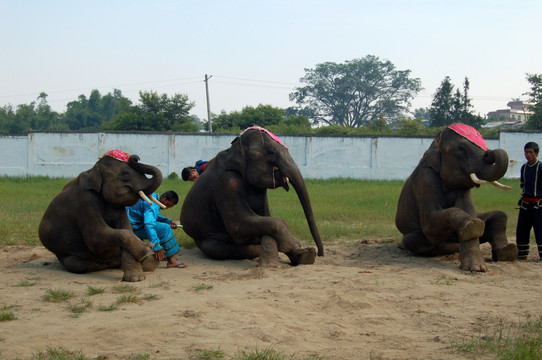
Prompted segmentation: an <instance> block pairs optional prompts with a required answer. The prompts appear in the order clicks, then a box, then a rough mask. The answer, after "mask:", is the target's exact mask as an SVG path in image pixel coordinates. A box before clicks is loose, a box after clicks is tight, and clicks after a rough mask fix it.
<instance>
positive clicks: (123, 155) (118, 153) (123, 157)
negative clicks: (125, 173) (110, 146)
mask: <svg viewBox="0 0 542 360" xmlns="http://www.w3.org/2000/svg"><path fill="white" fill-rule="evenodd" d="M104 156H110V157H112V158H113V159H117V160H120V161H128V159H129V158H130V154H128V153H127V152H124V151H122V150H116V149H115V150H109V151H108V152H106V153H105V155H104Z"/></svg>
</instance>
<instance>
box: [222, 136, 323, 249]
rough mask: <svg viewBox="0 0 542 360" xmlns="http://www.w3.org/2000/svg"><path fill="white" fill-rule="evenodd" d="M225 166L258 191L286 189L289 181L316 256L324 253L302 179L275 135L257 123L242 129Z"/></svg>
mask: <svg viewBox="0 0 542 360" xmlns="http://www.w3.org/2000/svg"><path fill="white" fill-rule="evenodd" d="M226 169H227V170H234V171H237V172H239V173H240V174H241V175H242V176H243V178H244V179H245V181H246V182H247V183H248V184H250V185H252V186H254V187H255V188H258V189H262V190H264V189H276V188H278V187H283V188H284V189H285V190H286V191H288V190H289V184H292V186H293V187H294V189H295V191H296V193H297V196H298V198H299V202H300V203H301V206H302V207H303V211H304V213H305V218H306V219H307V224H308V225H309V229H310V232H311V235H312V237H313V239H314V242H315V244H316V247H317V248H318V256H323V255H324V248H323V245H322V240H321V238H320V234H319V232H318V227H317V226H316V220H315V219H314V214H313V211H312V205H311V201H310V198H309V193H308V191H307V187H306V185H305V181H304V180H303V176H302V175H301V172H300V171H299V168H298V167H297V165H296V163H295V161H294V159H293V158H292V156H291V155H290V152H289V151H288V148H287V147H286V146H285V145H284V144H283V143H282V141H280V139H279V138H277V137H276V136H275V135H274V134H273V133H271V132H269V131H267V130H266V129H264V128H261V127H258V126H253V127H250V128H248V129H246V130H245V131H244V132H243V133H242V134H241V135H240V136H239V137H237V138H236V139H235V140H233V142H232V146H231V148H230V154H229V156H228V160H227V161H226Z"/></svg>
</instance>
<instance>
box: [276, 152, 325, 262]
mask: <svg viewBox="0 0 542 360" xmlns="http://www.w3.org/2000/svg"><path fill="white" fill-rule="evenodd" d="M290 159H291V158H290ZM280 172H281V173H282V174H283V175H285V176H287V177H288V178H289V180H290V183H291V184H292V186H293V187H294V189H295V192H296V194H297V197H298V198H299V202H300V203H301V206H302V207H303V211H304V213H305V218H306V219H307V224H308V225H309V230H310V232H311V235H312V238H313V239H314V242H315V244H316V247H317V248H318V256H324V246H323V245H322V239H321V238H320V233H319V232H318V227H317V226H316V220H315V219H314V213H313V211H312V205H311V200H310V197H309V192H308V191H307V186H306V185H305V181H304V180H303V176H302V175H301V172H300V171H299V168H298V167H297V165H295V162H294V161H293V159H291V160H290V161H288V165H286V166H284V167H280Z"/></svg>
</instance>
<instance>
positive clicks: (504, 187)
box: [490, 181, 512, 190]
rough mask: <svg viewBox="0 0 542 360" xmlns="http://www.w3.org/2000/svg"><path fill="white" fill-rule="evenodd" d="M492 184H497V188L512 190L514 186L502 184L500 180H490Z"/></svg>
mask: <svg viewBox="0 0 542 360" xmlns="http://www.w3.org/2000/svg"><path fill="white" fill-rule="evenodd" d="M490 183H491V185H493V186H495V187H496V188H499V189H502V190H512V188H511V187H510V186H508V185H504V184H501V183H500V182H498V181H490Z"/></svg>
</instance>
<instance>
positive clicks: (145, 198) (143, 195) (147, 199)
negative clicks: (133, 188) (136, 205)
mask: <svg viewBox="0 0 542 360" xmlns="http://www.w3.org/2000/svg"><path fill="white" fill-rule="evenodd" d="M138 194H139V196H141V198H142V199H143V200H145V201H146V202H147V203H148V204H149V205H152V202H151V200H150V199H149V198H148V197H147V195H145V193H144V192H143V190H140V191H139V192H138Z"/></svg>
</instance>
